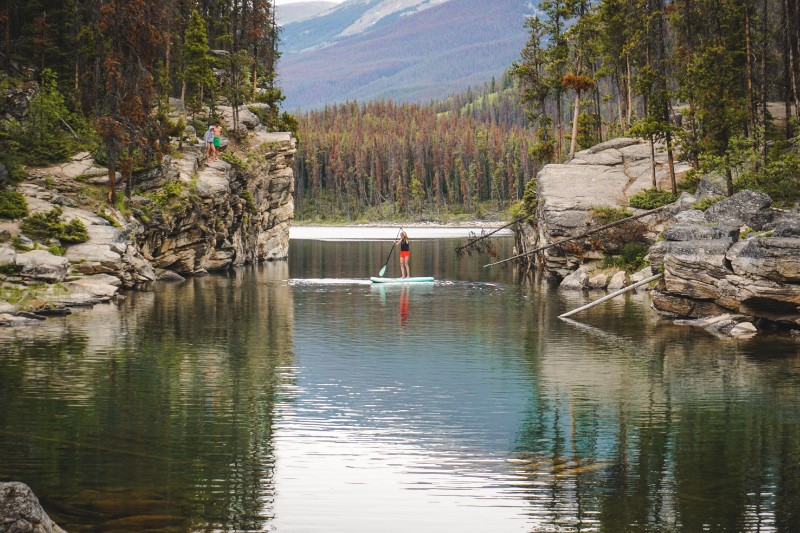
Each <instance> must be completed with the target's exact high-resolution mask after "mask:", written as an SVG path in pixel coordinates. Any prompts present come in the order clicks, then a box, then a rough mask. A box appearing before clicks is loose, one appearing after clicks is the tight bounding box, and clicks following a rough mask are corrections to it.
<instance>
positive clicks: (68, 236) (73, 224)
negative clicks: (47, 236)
mask: <svg viewBox="0 0 800 533" xmlns="http://www.w3.org/2000/svg"><path fill="white" fill-rule="evenodd" d="M56 238H57V239H58V240H60V241H62V242H66V243H70V244H77V243H80V242H86V241H88V240H89V232H88V231H87V230H86V226H84V225H83V222H81V221H80V220H78V219H77V218H73V219H72V220H70V221H69V222H67V223H66V224H64V229H63V230H61V234H60V235H58V236H57V237H56Z"/></svg>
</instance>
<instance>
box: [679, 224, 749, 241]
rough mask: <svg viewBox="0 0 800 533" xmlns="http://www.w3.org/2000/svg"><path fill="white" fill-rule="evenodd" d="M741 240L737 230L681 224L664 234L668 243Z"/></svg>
mask: <svg viewBox="0 0 800 533" xmlns="http://www.w3.org/2000/svg"><path fill="white" fill-rule="evenodd" d="M738 238H739V230H738V229H736V228H733V229H730V228H725V229H721V228H717V227H713V226H708V225H704V224H692V223H685V222H679V223H677V224H675V225H674V226H672V227H671V228H669V229H668V230H666V231H665V232H664V239H666V240H668V241H696V240H709V239H731V240H732V241H735V240H737V239H738Z"/></svg>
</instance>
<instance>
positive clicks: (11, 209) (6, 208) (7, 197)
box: [0, 189, 28, 220]
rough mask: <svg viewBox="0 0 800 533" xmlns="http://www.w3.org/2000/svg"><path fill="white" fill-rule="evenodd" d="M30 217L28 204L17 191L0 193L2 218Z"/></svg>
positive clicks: (0, 215) (7, 190) (0, 216)
mask: <svg viewBox="0 0 800 533" xmlns="http://www.w3.org/2000/svg"><path fill="white" fill-rule="evenodd" d="M26 216H28V202H26V201H25V197H24V196H22V195H21V194H20V193H18V192H17V191H13V190H10V189H6V190H3V191H0V218H10V219H12V220H13V219H17V218H25V217H26Z"/></svg>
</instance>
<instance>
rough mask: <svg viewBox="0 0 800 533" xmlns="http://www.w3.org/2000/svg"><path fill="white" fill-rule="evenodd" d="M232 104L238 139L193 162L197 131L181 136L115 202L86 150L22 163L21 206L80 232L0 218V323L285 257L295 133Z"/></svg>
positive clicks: (199, 148) (197, 154) (199, 153)
mask: <svg viewBox="0 0 800 533" xmlns="http://www.w3.org/2000/svg"><path fill="white" fill-rule="evenodd" d="M223 111H224V110H223ZM241 111H242V112H241V116H242V117H244V118H245V120H241V121H240V127H241V129H242V131H241V132H240V136H242V137H246V141H244V142H243V143H241V144H240V145H239V146H238V147H233V146H228V147H227V154H226V155H224V156H223V158H221V159H220V160H218V161H212V162H209V161H205V160H204V157H203V143H202V142H201V141H196V142H190V143H189V144H188V145H186V147H185V148H184V150H182V151H181V152H180V153H178V154H176V155H174V156H173V157H167V158H165V159H164V161H163V162H162V164H161V165H159V166H158V167H156V168H153V169H149V170H146V171H142V172H139V173H137V175H136V178H135V180H134V181H135V191H134V194H133V195H132V196H131V199H130V202H128V203H126V204H125V205H124V206H122V210H120V209H117V208H112V207H109V206H108V205H107V204H106V203H105V202H104V196H105V193H104V191H105V190H106V188H107V184H108V177H107V169H105V168H104V167H102V166H100V165H99V164H98V163H97V162H96V161H94V160H93V159H92V157H91V156H90V155H89V154H88V153H82V154H77V155H76V156H75V157H73V158H72V160H71V161H69V162H68V163H65V164H62V165H58V166H54V167H49V168H39V169H31V170H30V171H29V176H28V179H27V180H25V181H24V182H22V183H20V184H19V185H18V186H17V187H16V189H17V191H18V192H19V193H21V194H22V195H23V196H24V197H25V200H26V202H27V205H28V209H29V212H30V213H31V214H35V213H48V212H51V211H52V210H53V209H55V208H58V209H59V210H60V211H61V216H62V218H63V220H64V221H65V222H69V221H70V220H73V219H77V220H80V221H81V222H82V223H83V225H84V226H85V227H86V230H87V234H88V237H89V239H88V240H87V241H86V242H83V243H80V244H68V243H64V242H60V241H59V240H58V239H49V240H46V242H43V241H42V240H41V239H39V240H36V239H32V238H30V237H28V236H26V235H25V233H24V232H23V231H21V229H20V221H18V220H16V221H12V220H5V221H4V220H0V322H4V323H18V322H22V321H25V320H34V319H38V318H41V316H44V315H46V314H58V313H63V312H68V311H65V310H64V307H65V306H75V305H91V304H94V303H97V302H102V301H107V300H109V299H111V298H112V297H114V296H115V295H116V294H117V292H118V291H119V289H120V288H134V287H138V286H141V285H143V284H147V283H151V282H153V281H156V280H157V279H159V278H170V277H171V279H180V277H178V276H176V274H183V275H187V274H188V275H198V274H204V273H206V272H208V271H213V270H221V269H226V268H229V267H231V266H236V265H243V264H247V263H256V262H259V261H270V260H280V259H285V258H286V257H287V255H288V247H289V225H290V223H291V220H292V218H293V214H294V201H293V195H292V193H293V190H294V178H293V172H292V168H291V165H292V159H293V157H294V153H295V141H294V139H293V138H291V136H290V134H288V133H267V132H265V131H263V128H260V127H259V124H258V122H257V118H256V119H255V120H251V119H252V118H253V117H252V116H251V115H252V114H250V113H249V112H247V110H246V109H242V110H241ZM248 117H249V118H248ZM240 118H241V117H240ZM229 131H233V126H232V125H231V124H229ZM122 185H123V184H120V186H122Z"/></svg>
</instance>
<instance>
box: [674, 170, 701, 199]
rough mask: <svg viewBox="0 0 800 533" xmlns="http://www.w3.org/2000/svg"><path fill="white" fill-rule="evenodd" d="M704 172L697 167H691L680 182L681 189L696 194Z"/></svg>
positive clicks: (679, 187) (679, 188)
mask: <svg viewBox="0 0 800 533" xmlns="http://www.w3.org/2000/svg"><path fill="white" fill-rule="evenodd" d="M702 177H703V173H702V172H700V171H699V170H697V169H694V168H693V169H691V170H689V171H688V172H687V173H686V176H685V177H684V178H683V179H682V180H681V181H680V182H679V183H678V190H679V191H686V192H688V193H689V194H694V193H695V191H696V190H697V186H698V185H699V184H700V179H701V178H702Z"/></svg>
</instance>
